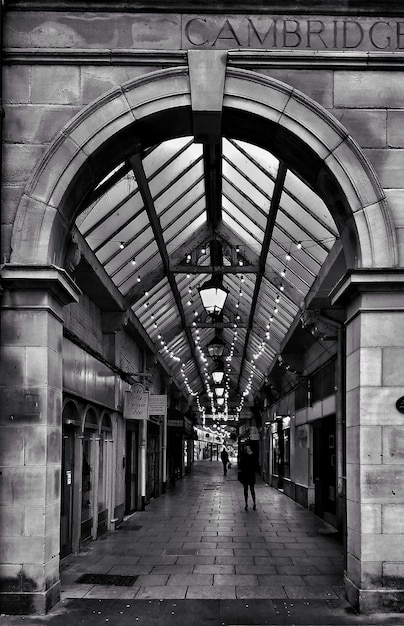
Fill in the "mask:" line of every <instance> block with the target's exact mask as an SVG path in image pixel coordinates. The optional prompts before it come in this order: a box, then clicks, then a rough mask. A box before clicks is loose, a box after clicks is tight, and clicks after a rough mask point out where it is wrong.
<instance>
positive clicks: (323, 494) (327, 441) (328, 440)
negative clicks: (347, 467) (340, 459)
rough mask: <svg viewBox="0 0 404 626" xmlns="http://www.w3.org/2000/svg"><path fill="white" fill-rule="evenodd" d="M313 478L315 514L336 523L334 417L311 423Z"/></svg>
mask: <svg viewBox="0 0 404 626" xmlns="http://www.w3.org/2000/svg"><path fill="white" fill-rule="evenodd" d="M313 480H314V493H315V503H314V511H315V513H316V515H318V516H319V517H321V518H323V519H324V520H325V521H327V522H329V523H330V524H332V525H333V526H335V527H336V525H337V517H336V513H337V498H336V481H337V468H336V418H335V415H330V416H328V417H323V418H322V419H320V420H317V421H316V422H314V423H313Z"/></svg>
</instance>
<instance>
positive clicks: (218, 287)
mask: <svg viewBox="0 0 404 626" xmlns="http://www.w3.org/2000/svg"><path fill="white" fill-rule="evenodd" d="M198 291H199V295H200V296H201V300H202V304H203V308H204V309H205V311H206V313H208V315H219V314H220V313H221V312H222V310H223V307H224V304H225V302H226V298H227V295H228V293H229V292H228V291H227V289H224V287H223V285H222V283H221V281H220V279H219V278H218V277H217V276H213V277H212V278H211V279H210V280H208V281H207V282H206V283H204V284H203V285H202V287H200V288H199V290H198Z"/></svg>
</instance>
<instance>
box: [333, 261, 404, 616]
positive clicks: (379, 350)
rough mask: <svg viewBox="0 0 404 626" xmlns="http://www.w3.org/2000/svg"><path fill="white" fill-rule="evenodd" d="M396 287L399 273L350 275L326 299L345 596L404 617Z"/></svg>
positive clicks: (403, 324) (402, 325)
mask: <svg viewBox="0 0 404 626" xmlns="http://www.w3.org/2000/svg"><path fill="white" fill-rule="evenodd" d="M403 284H404V272H403V271H402V270H400V271H382V270H374V271H372V272H370V271H366V270H362V271H361V270H358V271H355V272H352V273H350V274H349V276H347V277H346V278H345V279H344V280H343V281H342V282H341V283H340V285H339V286H338V287H337V288H336V290H335V291H334V294H333V302H334V303H335V302H344V303H345V310H346V428H347V431H346V441H347V468H346V477H347V534H348V537H347V571H346V591H347V595H348V599H349V600H350V602H351V604H352V605H353V606H354V607H355V608H357V609H358V610H359V611H360V612H363V613H372V612H394V611H395V612H400V611H404V525H403V520H404V414H403V413H402V412H400V410H398V408H397V401H398V400H399V398H401V397H403V396H404V290H403ZM403 405H404V402H403Z"/></svg>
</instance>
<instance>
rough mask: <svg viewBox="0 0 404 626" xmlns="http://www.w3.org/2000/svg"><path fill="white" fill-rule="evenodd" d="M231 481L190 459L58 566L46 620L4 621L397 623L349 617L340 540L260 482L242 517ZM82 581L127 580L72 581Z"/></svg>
mask: <svg viewBox="0 0 404 626" xmlns="http://www.w3.org/2000/svg"><path fill="white" fill-rule="evenodd" d="M236 477H237V469H236V467H233V468H232V469H230V470H229V471H228V474H227V476H223V473H222V464H221V462H217V461H199V462H197V463H195V465H194V467H193V469H192V472H191V473H190V474H189V475H187V476H185V477H184V478H182V479H181V480H179V481H177V483H176V486H175V487H174V488H173V489H171V490H170V491H168V492H167V493H166V494H164V495H162V496H160V497H159V498H156V499H155V500H153V501H152V502H150V503H149V504H148V505H147V507H146V511H144V512H136V513H135V514H133V515H132V516H131V517H130V518H128V519H127V520H125V522H124V523H123V524H122V525H121V527H120V528H119V529H118V530H116V531H114V532H108V533H107V534H105V535H104V536H103V537H101V538H100V539H99V540H98V541H96V542H93V543H91V544H89V545H88V546H87V547H86V548H85V549H84V550H83V551H82V552H81V553H80V554H78V555H71V556H69V557H67V558H66V559H64V561H63V562H62V564H61V581H62V599H61V602H60V603H59V604H58V605H57V606H56V607H55V608H54V609H53V610H52V611H51V613H49V614H48V615H47V616H43V617H30V616H24V617H23V616H19V617H17V616H12V617H10V616H4V615H3V616H0V626H14V625H15V624H18V625H22V624H50V625H51V626H70V625H72V624H86V625H88V626H93V625H94V626H99V625H100V624H108V626H118V625H119V626H129V625H131V626H134V625H135V624H142V625H143V626H149V625H150V626H152V625H154V626H170V625H171V624H176V625H182V624H184V625H187V626H188V625H189V626H199V625H202V624H209V625H211V626H223V625H226V626H227V625H228V626H231V625H236V624H237V625H245V626H247V625H252V624H257V625H260V624H262V625H264V624H304V625H309V624H313V625H315V624H317V625H323V626H325V625H328V624H330V625H331V624H336V625H340V626H341V625H343V626H345V625H350V624H366V626H376V625H378V624H402V625H404V615H383V616H382V615H378V616H362V615H361V616H358V615H355V614H354V612H353V611H352V610H351V609H350V607H349V606H348V604H347V602H346V600H345V599H344V587H343V549H342V543H341V540H340V538H339V537H338V536H337V535H336V534H335V533H333V532H332V530H331V529H330V527H328V526H327V525H326V524H325V523H323V522H322V520H320V519H319V518H317V517H316V516H314V515H313V514H312V513H310V512H309V511H307V510H306V509H304V508H303V507H301V506H299V505H298V504H296V503H295V502H292V501H291V500H290V499H289V498H287V497H286V496H285V495H283V494H282V493H281V492H279V491H276V490H274V489H272V488H271V487H269V486H268V485H266V484H265V483H264V482H262V481H260V480H258V482H257V485H256V493H257V510H256V511H253V510H252V507H251V504H252V503H250V507H249V509H248V511H245V510H244V499H243V490H242V486H241V485H240V483H239V482H238V481H237V478H236ZM84 574H87V575H95V574H101V575H108V576H123V577H133V578H131V579H130V580H127V581H124V582H131V583H132V584H130V585H129V586H124V585H118V586H116V585H109V584H98V581H97V584H95V579H93V578H90V580H89V582H87V583H81V582H78V579H79V578H80V577H81V576H83V575H84ZM114 582H117V581H116V580H114ZM120 582H122V581H120Z"/></svg>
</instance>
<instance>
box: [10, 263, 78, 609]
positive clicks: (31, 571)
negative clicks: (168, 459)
mask: <svg viewBox="0 0 404 626" xmlns="http://www.w3.org/2000/svg"><path fill="white" fill-rule="evenodd" d="M2 285H3V289H4V292H3V296H2V307H1V379H0V385H1V389H0V391H1V412H0V424H1V437H0V466H1V467H0V472H1V475H0V533H1V542H0V604H1V612H4V613H10V614H29V613H38V614H44V613H46V612H47V611H48V610H49V609H50V608H51V606H53V605H54V604H55V603H56V602H57V601H58V600H59V597H60V591H59V589H60V580H59V544H60V535H59V532H60V531H59V526H60V470H61V434H62V373H63V362H62V334H63V319H62V311H63V305H64V304H67V303H68V302H72V301H77V299H78V294H79V290H78V289H77V287H76V286H75V285H74V283H73V282H72V281H71V279H70V278H69V277H68V275H67V274H66V273H65V272H64V271H63V270H61V269H59V268H56V267H53V266H51V267H40V266H37V267H22V266H19V267H17V266H11V265H5V266H3V268H2Z"/></svg>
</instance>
